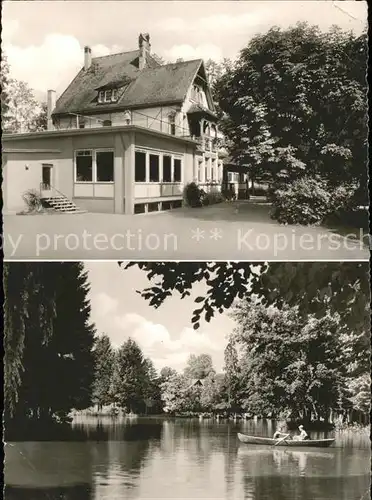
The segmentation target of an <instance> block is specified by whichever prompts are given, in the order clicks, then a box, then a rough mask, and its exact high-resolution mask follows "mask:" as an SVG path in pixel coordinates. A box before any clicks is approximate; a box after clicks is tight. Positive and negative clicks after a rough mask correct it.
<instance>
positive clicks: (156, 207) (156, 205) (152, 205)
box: [147, 201, 159, 212]
mask: <svg viewBox="0 0 372 500" xmlns="http://www.w3.org/2000/svg"><path fill="white" fill-rule="evenodd" d="M147 211H148V212H158V211H159V203H158V202H157V201H155V202H153V203H148V204H147Z"/></svg>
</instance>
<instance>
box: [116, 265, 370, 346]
mask: <svg viewBox="0 0 372 500" xmlns="http://www.w3.org/2000/svg"><path fill="white" fill-rule="evenodd" d="M119 265H121V264H119ZM132 266H138V267H139V269H141V270H143V271H144V272H145V273H147V277H148V279H149V280H151V281H153V282H154V284H153V285H152V286H150V287H148V288H145V289H144V290H141V291H139V293H141V296H142V297H143V298H144V299H145V300H147V301H148V302H149V305H150V306H152V307H155V308H158V307H160V306H161V305H162V304H163V303H164V301H165V300H166V299H167V298H168V297H170V296H172V294H179V295H180V296H181V298H184V297H187V296H190V295H191V292H192V289H193V286H194V284H195V283H199V282H203V281H204V282H205V284H206V292H205V295H204V296H203V297H197V298H196V299H195V304H196V309H195V310H194V312H193V316H192V318H191V322H192V324H193V327H194V329H198V328H199V327H200V321H201V319H202V318H204V319H205V320H206V321H207V322H209V321H210V320H211V318H213V317H214V315H215V314H216V313H222V312H224V311H226V310H228V309H229V308H230V307H231V306H232V305H233V303H234V301H235V300H236V299H247V300H250V301H252V300H256V298H257V296H258V297H260V300H261V302H262V303H263V304H265V305H266V306H269V305H276V306H277V307H282V306H283V304H288V305H290V306H298V308H299V314H301V315H304V316H306V315H307V314H309V313H311V314H315V315H316V316H317V317H322V316H324V315H325V314H326V313H327V312H328V311H329V312H330V314H335V313H337V314H339V315H340V318H341V321H342V323H343V324H345V325H347V326H349V327H350V328H352V330H353V331H355V332H359V333H360V335H361V338H360V341H361V345H363V346H364V351H366V350H367V351H368V349H369V333H368V332H369V326H370V314H369V303H370V289H369V266H368V263H367V262H295V263H293V262H270V263H269V264H268V263H255V264H250V263H249V262H147V263H144V262H136V263H129V264H127V265H126V266H125V267H124V268H125V269H127V268H128V267H132ZM361 349H362V347H361Z"/></svg>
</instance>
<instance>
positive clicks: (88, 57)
mask: <svg viewBox="0 0 372 500" xmlns="http://www.w3.org/2000/svg"><path fill="white" fill-rule="evenodd" d="M91 64H92V49H91V48H90V47H88V46H85V47H84V69H85V70H87V69H89V68H90V66H91Z"/></svg>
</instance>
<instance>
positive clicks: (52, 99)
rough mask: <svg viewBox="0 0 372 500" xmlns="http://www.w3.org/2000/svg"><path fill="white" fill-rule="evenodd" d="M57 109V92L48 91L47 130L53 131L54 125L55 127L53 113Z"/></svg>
mask: <svg viewBox="0 0 372 500" xmlns="http://www.w3.org/2000/svg"><path fill="white" fill-rule="evenodd" d="M55 107H56V91H55V90H48V97H47V130H53V129H54V125H53V120H52V113H53V110H54V108H55Z"/></svg>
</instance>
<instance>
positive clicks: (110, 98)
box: [98, 89, 118, 103]
mask: <svg viewBox="0 0 372 500" xmlns="http://www.w3.org/2000/svg"><path fill="white" fill-rule="evenodd" d="M117 100H118V89H107V90H100V91H99V92H98V102H100V103H104V102H106V103H107V102H116V101H117Z"/></svg>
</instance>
